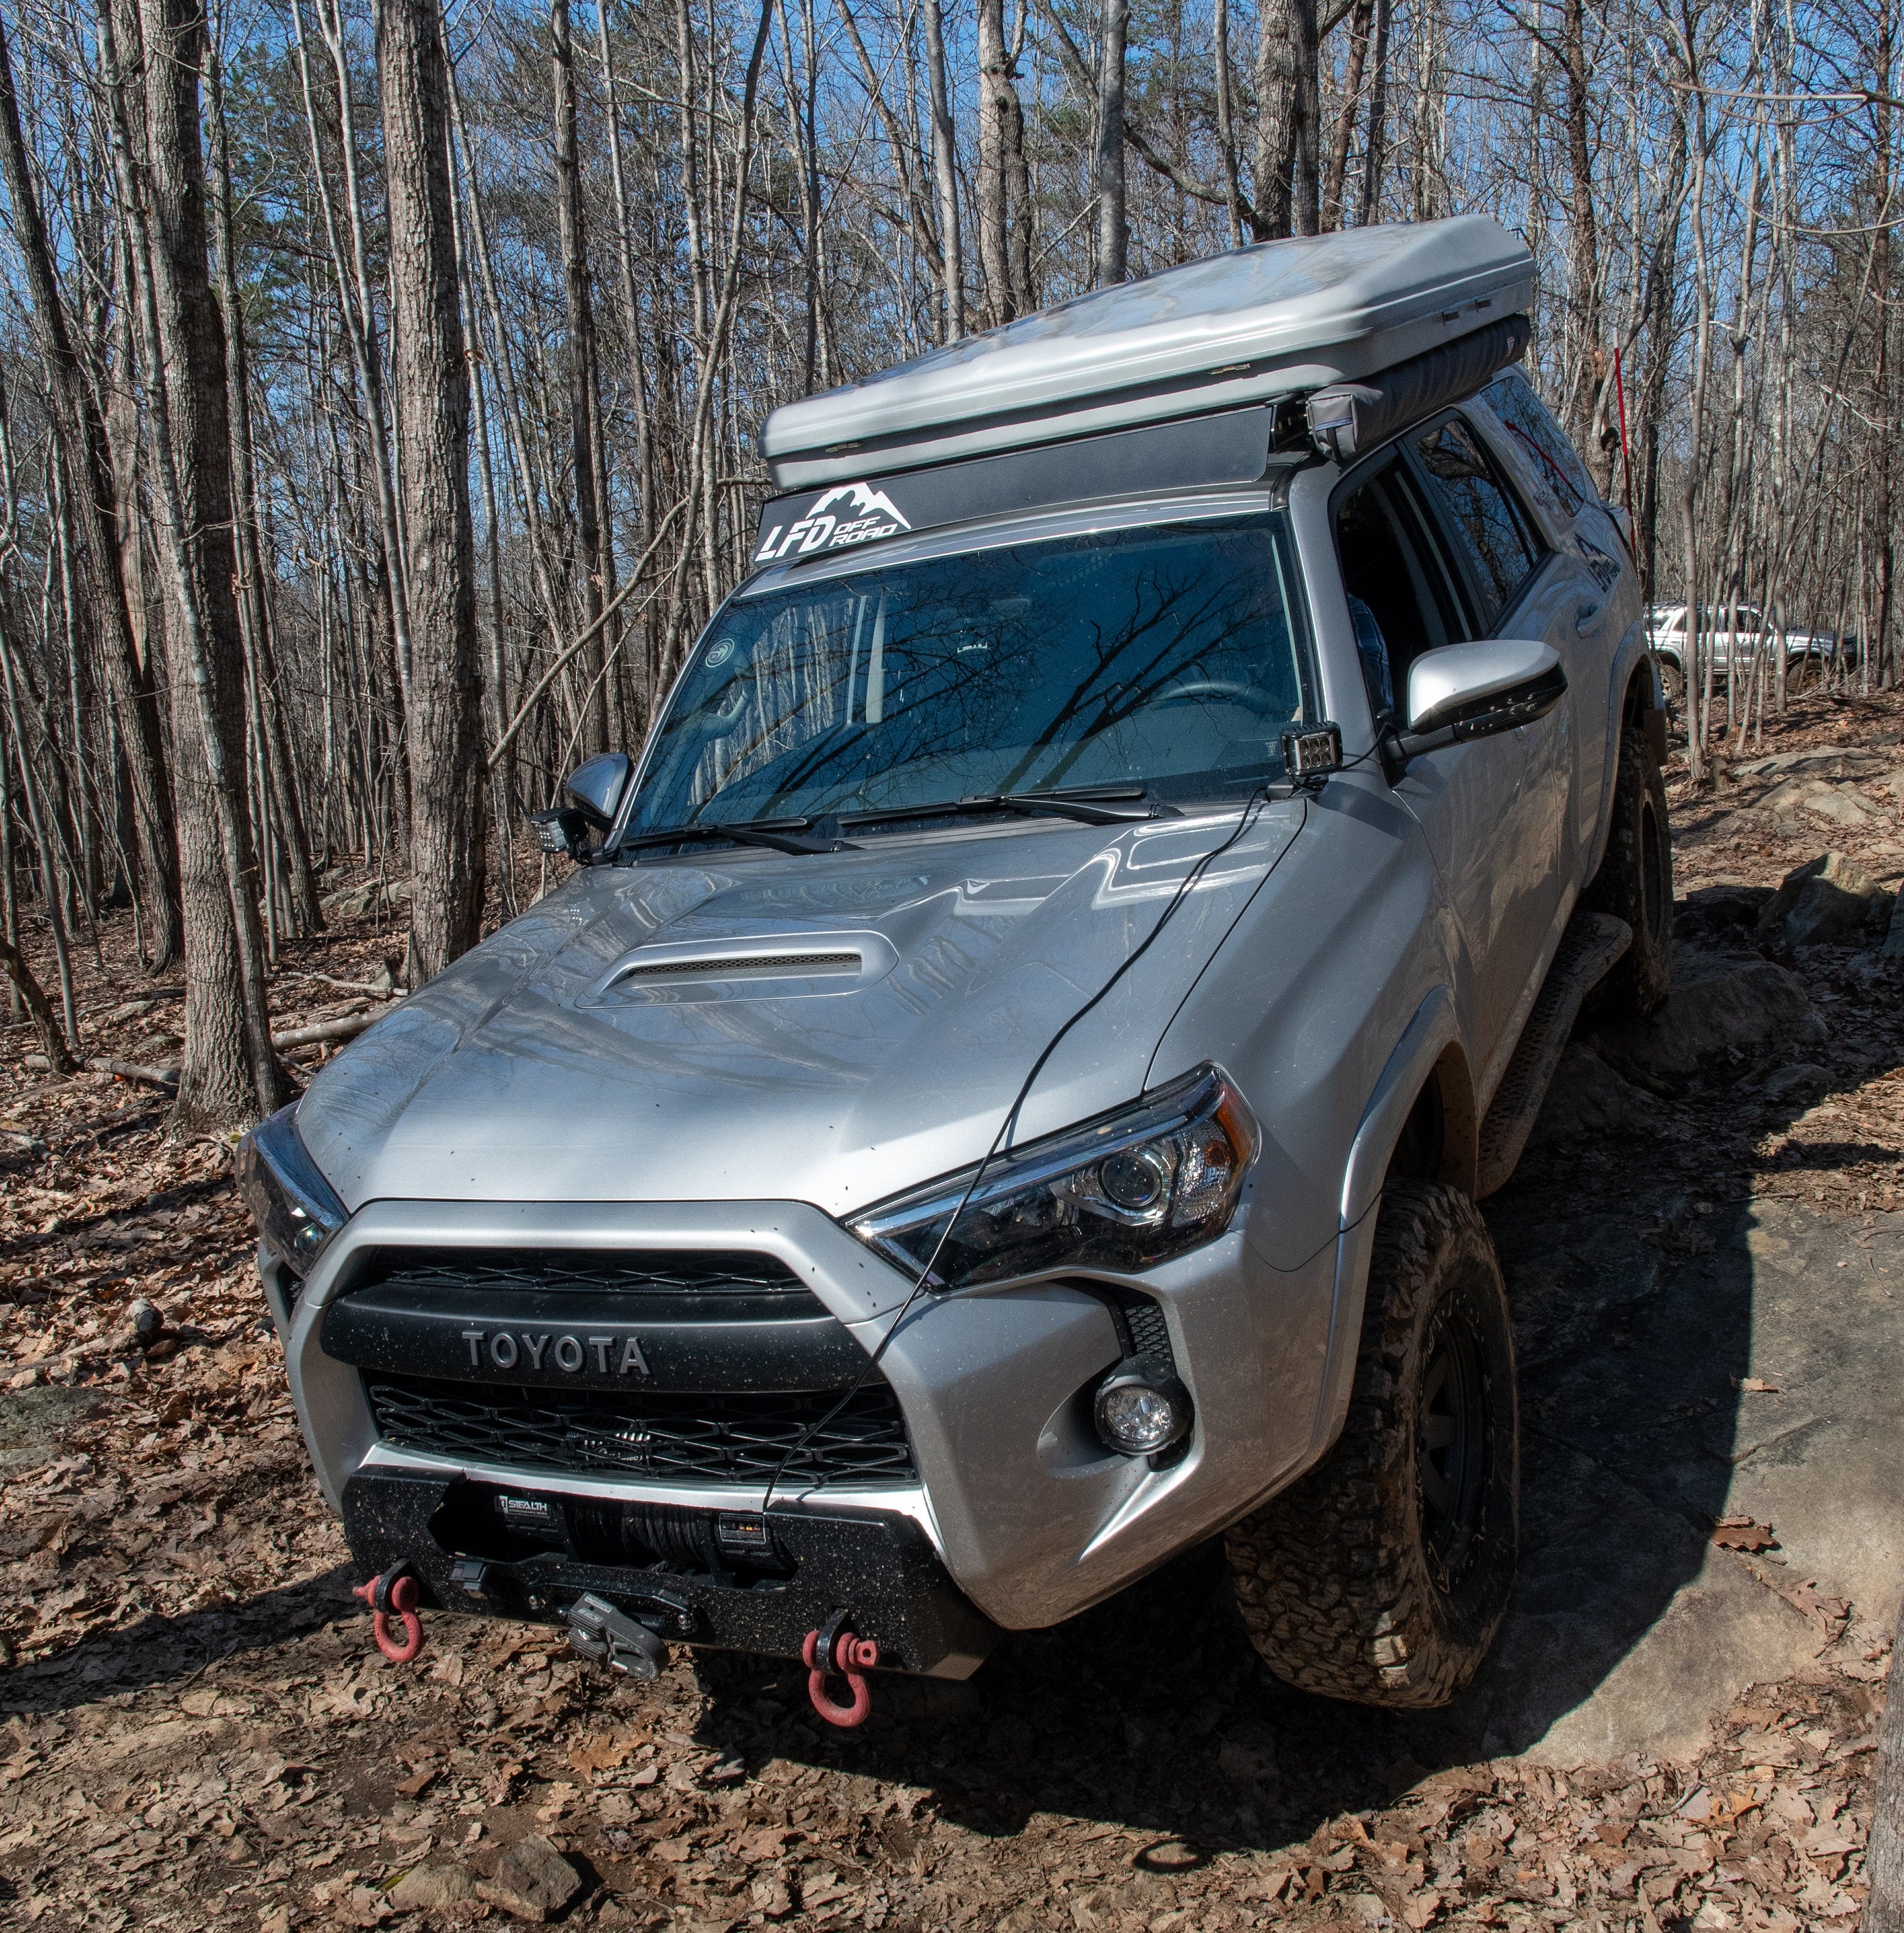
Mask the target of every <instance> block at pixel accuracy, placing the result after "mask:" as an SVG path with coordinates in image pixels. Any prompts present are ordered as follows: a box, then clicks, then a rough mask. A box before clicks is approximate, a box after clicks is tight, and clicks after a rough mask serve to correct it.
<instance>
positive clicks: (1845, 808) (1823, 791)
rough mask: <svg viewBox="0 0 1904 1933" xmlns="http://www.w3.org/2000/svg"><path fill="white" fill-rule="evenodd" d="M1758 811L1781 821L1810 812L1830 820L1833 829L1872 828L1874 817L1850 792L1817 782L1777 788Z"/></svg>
mask: <svg viewBox="0 0 1904 1933" xmlns="http://www.w3.org/2000/svg"><path fill="white" fill-rule="evenodd" d="M1758 809H1759V810H1761V812H1769V813H1773V814H1775V815H1776V816H1778V817H1779V818H1781V819H1789V818H1790V817H1791V816H1792V815H1793V814H1794V813H1799V812H1809V813H1811V814H1812V816H1813V817H1814V818H1817V819H1829V820H1830V822H1831V823H1832V824H1833V825H1869V824H1870V823H1871V822H1872V819H1873V818H1874V817H1875V814H1874V813H1870V812H1868V811H1866V809H1865V808H1864V807H1863V806H1861V805H1860V804H1858V802H1857V800H1856V799H1855V798H1853V797H1852V796H1851V794H1850V793H1849V792H1840V791H1839V789H1837V787H1836V786H1832V785H1827V783H1825V782H1824V780H1822V779H1815V778H1791V779H1787V780H1785V783H1784V784H1782V785H1777V786H1773V788H1772V789H1771V790H1770V792H1767V794H1766V795H1765V796H1764V798H1761V800H1760V801H1758Z"/></svg>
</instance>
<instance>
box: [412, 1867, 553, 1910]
mask: <svg viewBox="0 0 1904 1933" xmlns="http://www.w3.org/2000/svg"><path fill="white" fill-rule="evenodd" d="M565 1863H566V1862H565ZM389 1897H390V1904H392V1906H394V1907H395V1908H396V1910H398V1912H399V1913H440V1912H441V1911H442V1910H443V1908H444V1907H446V1906H454V1905H455V1904H458V1902H459V1901H462V1900H465V1899H473V1898H476V1881H475V1880H473V1879H472V1878H470V1875H469V1874H468V1873H467V1871H464V1868H462V1867H461V1866H416V1867H413V1868H412V1869H411V1870H410V1871H408V1872H407V1873H405V1874H404V1876H403V1877H402V1878H401V1879H400V1880H398V1882H397V1883H396V1884H395V1886H392V1888H391V1889H390V1895H389ZM536 1917H537V1918H538V1919H540V1918H541V1915H540V1914H539V1913H538V1914H537V1915H536Z"/></svg>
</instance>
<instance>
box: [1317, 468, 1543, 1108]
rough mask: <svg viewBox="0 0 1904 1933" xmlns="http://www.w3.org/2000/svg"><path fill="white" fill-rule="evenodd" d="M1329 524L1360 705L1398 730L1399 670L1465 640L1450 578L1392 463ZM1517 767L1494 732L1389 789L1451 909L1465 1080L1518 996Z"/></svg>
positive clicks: (1415, 500) (1516, 744) (1347, 497)
mask: <svg viewBox="0 0 1904 1933" xmlns="http://www.w3.org/2000/svg"><path fill="white" fill-rule="evenodd" d="M1335 544H1336V551H1337V554H1338V556H1339V557H1340V558H1341V565H1342V586H1343V589H1344V591H1346V592H1347V595H1348V599H1349V611H1350V616H1351V618H1353V620H1354V622H1355V627H1356V642H1357V645H1358V646H1359V648H1360V651H1361V654H1362V675H1363V678H1364V679H1365V681H1366V683H1367V684H1368V697H1369V705H1370V708H1371V710H1372V711H1374V712H1375V714H1376V715H1377V718H1378V719H1380V717H1383V714H1386V715H1387V716H1388V717H1390V718H1392V719H1393V720H1394V721H1395V723H1397V724H1398V726H1402V727H1403V728H1404V729H1405V727H1406V723H1407V719H1406V713H1407V702H1408V670H1409V667H1410V665H1412V664H1413V662H1414V661H1415V660H1416V658H1418V657H1420V656H1421V655H1422V653H1423V652H1424V651H1434V650H1436V649H1437V648H1440V646H1442V645H1452V644H1459V643H1461V642H1464V640H1466V639H1468V638H1470V636H1473V635H1474V633H1473V629H1472V626H1471V624H1470V620H1469V617H1468V615H1467V606H1466V602H1465V598H1464V594H1463V586H1462V584H1461V579H1460V577H1459V576H1458V573H1457V571H1456V569H1455V562H1454V560H1453V558H1452V556H1451V555H1449V551H1448V549H1447V546H1446V543H1445V542H1444V540H1443V538H1442V537H1441V535H1440V532H1439V531H1438V530H1437V528H1436V526H1435V525H1434V522H1433V521H1432V519H1431V518H1430V516H1429V515H1428V510H1427V507H1426V505H1425V503H1424V501H1423V498H1422V490H1421V486H1420V483H1419V480H1418V479H1417V477H1416V474H1415V473H1414V472H1413V470H1411V469H1410V467H1409V466H1408V465H1407V463H1406V462H1405V461H1404V460H1403V459H1402V458H1401V456H1400V455H1398V454H1391V455H1389V457H1388V458H1386V460H1378V461H1377V464H1375V465H1374V467H1373V468H1372V469H1370V470H1362V471H1361V472H1359V473H1357V474H1356V475H1355V476H1353V477H1352V478H1351V479H1350V482H1349V483H1348V485H1347V487H1346V488H1345V489H1344V491H1343V492H1341V495H1338V498H1337V499H1336V504H1335ZM1526 770H1527V746H1526V744H1525V742H1524V740H1523V739H1522V738H1521V735H1520V734H1519V733H1518V732H1500V733H1497V734H1496V735H1493V736H1491V737H1488V738H1474V739H1470V740H1469V741H1467V742H1466V743H1465V744H1455V745H1446V746H1443V747H1442V748H1441V749H1440V750H1438V751H1434V752H1429V753H1424V754H1423V755H1422V756H1420V757H1419V758H1416V759H1412V760H1410V763H1409V766H1408V769H1407V771H1405V772H1404V773H1403V774H1402V775H1401V778H1400V779H1399V780H1398V781H1397V783H1396V785H1395V796H1396V797H1397V798H1398V799H1400V800H1401V802H1402V804H1404V806H1405V807H1407V810H1409V811H1410V813H1413V815H1414V816H1415V819H1416V821H1417V822H1418V823H1419V825H1420V826H1421V828H1422V833H1423V834H1424V835H1425V837H1426V838H1427V840H1428V848H1429V850H1430V851H1431V852H1432V853H1433V854H1434V862H1435V865H1436V867H1437V870H1438V871H1439V872H1440V876H1441V882H1442V885H1443V888H1444V890H1445V891H1446V894H1447V896H1448V899H1449V903H1450V905H1451V906H1452V908H1453V910H1454V915H1455V925H1456V928H1457V930H1458V950H1457V954H1456V957H1455V981H1456V986H1455V992H1456V996H1457V998H1458V1002H1459V1003H1460V1006H1461V1015H1462V1019H1463V1021H1464V1028H1465V1031H1466V1033H1467V1041H1468V1045H1469V1047H1470V1050H1471V1051H1473V1054H1474V1056H1475V1060H1476V1068H1477V1072H1478V1071H1479V1070H1481V1069H1485V1068H1486V1067H1487V1066H1488V1065H1489V1064H1490V1063H1491V1061H1492V1060H1493V1059H1494V1054H1495V1051H1496V1048H1497V1046H1498V1045H1500V1039H1501V1036H1502V1031H1503V1028H1504V1027H1505V1026H1506V1022H1507V1020H1508V1017H1509V1014H1510V1013H1511V1012H1512V1008H1513V1005H1514V1001H1515V994H1516V993H1517V992H1518V985H1516V983H1515V974H1514V973H1513V971H1512V968H1511V966H1510V963H1509V962H1508V961H1507V960H1506V958H1505V957H1504V954H1505V951H1506V949H1505V948H1504V947H1503V943H1502V942H1503V939H1504V937H1505V935H1506V931H1507V930H1508V928H1509V925H1510V924H1511V921H1510V915H1511V912H1512V907H1513V901H1514V899H1515V888H1514V881H1513V878H1512V872H1513V867H1512V852H1513V843H1512V837H1511V836H1508V837H1504V836H1503V819H1504V817H1505V816H1511V815H1507V814H1504V812H1503V807H1504V806H1506V804H1507V802H1508V801H1512V799H1513V798H1515V795H1517V793H1518V792H1519V790H1520V788H1521V783H1522V780H1523V779H1524V776H1525V774H1526Z"/></svg>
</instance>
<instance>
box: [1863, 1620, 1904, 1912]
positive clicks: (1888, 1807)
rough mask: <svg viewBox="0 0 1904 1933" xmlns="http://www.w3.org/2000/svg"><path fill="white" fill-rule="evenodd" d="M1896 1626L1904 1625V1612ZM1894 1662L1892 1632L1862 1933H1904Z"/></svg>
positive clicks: (1903, 1778) (1902, 1705) (1903, 1706)
mask: <svg viewBox="0 0 1904 1933" xmlns="http://www.w3.org/2000/svg"><path fill="white" fill-rule="evenodd" d="M1898 1622H1899V1623H1904V1610H1900V1611H1899V1614H1898ZM1896 1659H1897V1650H1896V1635H1895V1631H1894V1630H1893V1640H1892V1646H1891V1670H1890V1682H1889V1683H1888V1684H1887V1685H1886V1686H1885V1688H1884V1718H1883V1719H1882V1721H1881V1723H1880V1724H1879V1726H1878V1761H1877V1764H1876V1766H1875V1768H1874V1772H1873V1778H1874V1783H1875V1790H1874V1792H1873V1793H1872V1817H1871V1843H1870V1845H1869V1849H1868V1850H1866V1853H1865V1855H1864V1877H1865V1878H1866V1880H1869V1883H1870V1886H1871V1896H1870V1897H1869V1898H1868V1899H1867V1900H1866V1901H1865V1902H1864V1912H1863V1916H1862V1917H1861V1919H1860V1921H1859V1922H1858V1923H1859V1925H1860V1927H1861V1928H1862V1929H1863V1933H1904V1695H1900V1694H1899V1685H1898V1679H1899V1673H1898V1669H1897V1662H1896Z"/></svg>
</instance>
